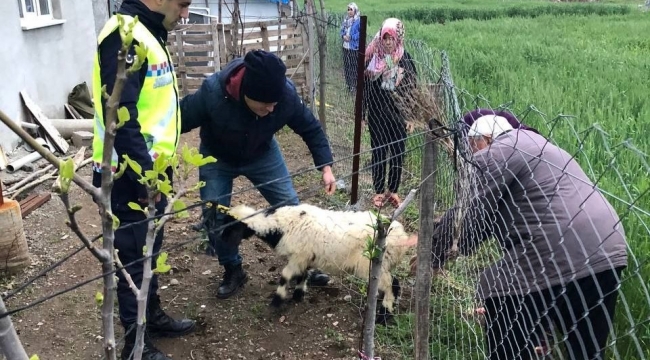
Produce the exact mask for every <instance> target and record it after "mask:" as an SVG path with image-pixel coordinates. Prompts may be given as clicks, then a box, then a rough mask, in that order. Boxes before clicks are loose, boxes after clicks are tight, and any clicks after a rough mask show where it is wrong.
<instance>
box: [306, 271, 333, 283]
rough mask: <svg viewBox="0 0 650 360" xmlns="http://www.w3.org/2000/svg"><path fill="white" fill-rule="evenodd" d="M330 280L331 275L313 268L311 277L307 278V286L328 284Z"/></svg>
mask: <svg viewBox="0 0 650 360" xmlns="http://www.w3.org/2000/svg"><path fill="white" fill-rule="evenodd" d="M329 282H330V277H329V275H327V274H325V273H324V272H322V271H320V270H316V269H315V270H312V271H311V272H310V274H309V279H307V286H310V287H311V286H316V287H318V286H327V284H329Z"/></svg>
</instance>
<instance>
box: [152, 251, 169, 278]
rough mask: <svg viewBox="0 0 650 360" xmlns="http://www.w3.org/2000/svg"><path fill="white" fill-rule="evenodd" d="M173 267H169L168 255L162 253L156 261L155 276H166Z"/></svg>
mask: <svg viewBox="0 0 650 360" xmlns="http://www.w3.org/2000/svg"><path fill="white" fill-rule="evenodd" d="M171 268H172V267H171V265H167V253H166V252H162V253H160V255H158V259H156V268H155V269H154V270H153V272H154V273H155V274H164V273H166V272H168V271H169V270H171Z"/></svg>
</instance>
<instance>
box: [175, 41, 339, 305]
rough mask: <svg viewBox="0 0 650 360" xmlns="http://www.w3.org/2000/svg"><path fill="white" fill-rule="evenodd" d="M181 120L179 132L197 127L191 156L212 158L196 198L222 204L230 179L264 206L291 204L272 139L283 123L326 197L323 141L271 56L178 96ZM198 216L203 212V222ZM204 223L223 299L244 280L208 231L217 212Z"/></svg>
mask: <svg viewBox="0 0 650 360" xmlns="http://www.w3.org/2000/svg"><path fill="white" fill-rule="evenodd" d="M181 114H182V115H181V132H188V131H190V130H192V129H195V128H197V127H200V128H201V130H200V137H201V144H200V146H199V151H200V152H201V154H203V155H204V156H213V157H215V158H216V159H217V162H216V163H212V164H207V165H204V166H202V167H201V168H199V179H200V180H201V181H205V186H204V187H202V188H201V191H200V193H201V200H203V201H213V202H216V203H219V204H221V205H224V206H230V200H231V193H232V184H233V180H234V179H235V178H237V177H239V176H245V177H246V178H248V179H249V180H250V181H251V182H252V183H253V184H254V185H255V186H256V187H258V189H259V191H260V192H261V193H262V195H263V196H264V198H265V199H266V200H267V201H268V202H269V203H270V204H271V206H276V205H292V204H294V205H295V204H298V202H299V201H298V195H297V194H296V191H295V189H294V188H293V184H292V181H291V177H290V175H289V171H288V169H287V166H286V164H285V162H284V158H283V157H282V153H281V151H280V147H279V145H278V143H277V141H276V139H275V137H274V135H275V133H276V132H277V131H278V130H280V129H282V128H283V127H284V126H285V125H287V126H289V128H291V129H292V130H293V131H294V132H295V133H296V134H298V135H300V136H301V137H302V139H303V140H304V141H305V143H306V144H307V147H308V148H309V151H310V152H311V154H312V158H313V160H314V165H315V166H316V168H317V169H319V170H320V171H321V172H322V176H323V183H324V185H325V191H326V193H327V194H328V195H331V194H333V193H334V191H335V189H336V185H335V178H334V175H333V174H332V168H331V165H332V162H333V159H332V153H331V150H330V145H329V141H328V140H327V137H326V136H325V133H324V131H323V129H322V127H321V125H320V123H319V122H318V120H317V119H316V118H315V117H314V115H313V114H312V113H311V111H309V109H308V108H307V107H306V106H305V105H304V104H303V102H302V100H301V99H300V97H299V96H298V94H297V93H296V89H295V87H294V85H293V83H292V82H291V81H289V80H288V79H287V78H286V66H285V64H284V63H283V62H282V60H281V59H280V58H278V57H277V56H275V55H274V54H271V53H268V52H265V51H262V50H256V51H251V52H249V53H247V54H246V56H245V57H244V58H237V59H234V60H232V61H231V62H230V63H229V64H228V65H226V67H225V68H224V69H223V70H222V71H220V72H217V73H215V74H213V75H212V76H210V77H208V78H207V79H206V80H205V81H204V82H203V84H202V86H201V88H200V89H199V90H198V91H197V92H195V93H194V94H191V95H187V96H186V97H185V98H183V100H182V101H181ZM206 214H207V211H204V217H207V215H206ZM207 220H208V221H207V222H206V224H209V225H208V226H207V228H208V234H209V235H208V236H209V239H210V246H209V249H208V253H210V254H212V255H214V253H215V252H216V255H217V257H218V258H219V264H220V265H222V266H223V267H224V270H225V271H224V276H223V281H222V283H221V285H220V286H219V289H218V291H217V297H218V298H221V299H226V298H229V297H230V296H232V295H234V294H235V293H236V292H237V291H238V290H239V289H240V288H241V287H242V286H243V285H244V283H245V282H246V280H247V275H246V273H245V272H244V270H243V269H242V265H241V264H242V257H241V255H240V254H239V248H238V247H232V246H229V245H227V244H225V243H223V242H222V241H221V238H220V233H216V232H215V231H210V230H212V229H216V228H218V227H219V226H221V225H223V224H224V221H225V219H224V217H223V216H222V214H220V213H218V212H217V214H216V215H214V218H213V219H207ZM310 280H311V281H310V282H311V283H312V284H315V285H320V284H326V283H327V281H329V277H328V276H327V275H325V274H323V273H320V272H314V273H313V274H312V276H311V278H310Z"/></svg>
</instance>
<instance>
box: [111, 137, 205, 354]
mask: <svg viewBox="0 0 650 360" xmlns="http://www.w3.org/2000/svg"><path fill="white" fill-rule="evenodd" d="M125 159H126V164H127V165H128V166H129V167H130V168H131V169H132V170H133V171H134V172H135V173H136V174H138V175H140V182H141V183H143V184H144V185H145V186H146V187H147V193H148V205H147V207H146V208H142V207H141V206H140V204H137V203H134V202H131V203H129V207H130V208H131V209H133V210H137V211H142V212H143V213H144V214H145V216H146V217H147V218H148V219H149V220H150V221H149V223H148V226H149V227H148V231H147V238H146V241H145V247H144V249H143V251H142V252H143V254H144V264H143V266H144V269H143V277H142V284H141V285H140V288H138V287H137V286H136V284H135V283H134V282H133V280H132V279H131V277H130V276H129V274H128V272H127V271H126V269H125V268H124V267H123V266H122V263H121V262H120V260H119V254H118V253H117V251H116V253H115V261H116V263H117V265H118V267H119V268H120V271H122V273H123V275H124V277H125V278H126V280H127V282H128V283H129V286H130V288H131V289H132V290H133V293H134V294H135V296H136V299H137V303H138V317H137V335H136V343H135V344H136V345H135V348H134V354H133V358H134V359H136V360H137V359H141V358H142V352H143V350H144V333H145V324H146V313H147V303H148V296H149V286H150V284H151V279H152V277H153V274H154V273H166V272H168V271H169V270H170V268H171V267H170V266H169V265H168V264H167V256H168V254H167V253H166V252H162V253H160V254H159V255H158V256H157V259H156V267H155V268H154V269H152V266H151V265H152V257H154V256H155V255H156V254H153V248H154V242H155V239H156V236H157V234H158V233H159V232H160V230H162V228H163V227H164V226H165V223H166V222H167V221H168V220H169V219H170V218H171V217H172V216H176V217H187V216H189V215H188V213H187V206H186V205H185V203H184V202H183V200H181V198H182V197H183V196H185V195H186V194H187V193H189V192H192V191H196V190H198V189H200V188H201V187H202V186H203V185H205V182H203V181H200V182H198V183H196V184H194V185H193V186H191V187H190V186H189V185H190V184H188V182H189V178H190V175H191V174H192V172H193V171H194V170H196V169H197V168H198V167H199V166H202V165H205V164H208V163H213V162H216V161H217V160H216V159H215V158H214V157H212V156H208V157H203V155H201V154H200V153H198V151H197V150H196V149H195V148H192V149H190V148H189V147H188V146H187V145H185V146H183V149H182V151H181V157H180V159H179V157H178V156H171V157H170V156H166V155H164V154H161V155H160V156H158V157H157V158H156V159H155V160H154V163H153V169H152V170H146V171H143V169H142V167H141V166H140V165H139V164H138V163H137V162H135V161H133V160H131V159H130V158H128V157H127V156H125ZM122 168H124V167H122ZM167 169H172V171H173V175H172V176H173V178H174V179H175V181H174V182H175V185H174V187H175V188H176V189H174V187H172V179H170V178H169V176H168V175H167ZM162 195H164V196H165V197H166V198H168V199H170V200H169V202H168V204H167V206H166V207H165V210H164V214H162V215H159V214H157V213H156V205H155V204H156V201H157V200H159V199H160V196H162ZM158 217H159V218H158Z"/></svg>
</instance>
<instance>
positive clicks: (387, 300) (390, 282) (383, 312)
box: [376, 273, 400, 325]
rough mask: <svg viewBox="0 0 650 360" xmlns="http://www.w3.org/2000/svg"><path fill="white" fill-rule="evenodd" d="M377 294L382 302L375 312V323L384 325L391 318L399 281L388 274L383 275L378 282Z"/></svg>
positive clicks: (397, 294) (397, 295)
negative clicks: (380, 296) (380, 295)
mask: <svg viewBox="0 0 650 360" xmlns="http://www.w3.org/2000/svg"><path fill="white" fill-rule="evenodd" d="M379 292H380V294H382V302H381V306H380V307H379V309H378V311H377V318H376V322H377V323H378V324H381V325H386V324H387V323H388V321H389V320H390V319H391V318H392V316H393V312H394V304H395V299H397V297H399V293H400V284H399V281H398V280H397V278H396V277H394V276H391V275H390V273H385V274H383V275H382V277H381V279H380V280H379Z"/></svg>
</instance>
